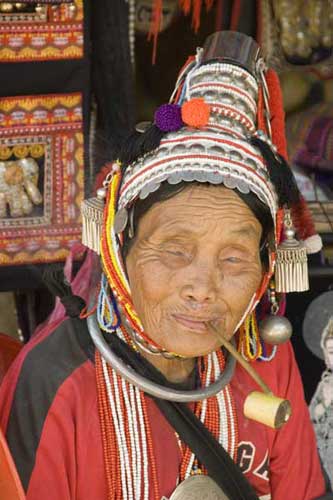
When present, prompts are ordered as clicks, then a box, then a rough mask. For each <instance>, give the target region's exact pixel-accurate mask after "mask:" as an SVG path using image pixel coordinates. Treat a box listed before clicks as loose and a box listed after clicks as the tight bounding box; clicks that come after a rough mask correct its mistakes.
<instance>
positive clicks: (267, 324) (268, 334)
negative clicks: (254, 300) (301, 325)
mask: <svg viewBox="0 0 333 500" xmlns="http://www.w3.org/2000/svg"><path fill="white" fill-rule="evenodd" d="M259 332H260V337H261V338H262V340H263V341H264V342H267V344H272V345H279V344H283V343H284V342H287V340H289V339H290V337H291V335H292V333H293V328H292V326H291V323H290V321H289V319H287V318H285V317H283V316H275V315H273V314H270V315H269V316H266V318H264V319H263V320H262V321H261V322H260V324H259Z"/></svg>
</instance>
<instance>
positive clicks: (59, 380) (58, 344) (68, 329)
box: [0, 319, 95, 414]
mask: <svg viewBox="0 0 333 500" xmlns="http://www.w3.org/2000/svg"><path fill="white" fill-rule="evenodd" d="M93 360H94V348H93V344H92V341H91V339H90V336H89V332H88V329H87V326H86V321H82V320H77V319H68V320H66V321H63V322H62V323H60V324H58V325H57V326H55V328H54V329H53V330H51V331H50V332H49V333H48V334H47V335H44V336H43V335H39V336H38V337H36V338H35V339H32V340H31V341H30V342H28V344H26V345H25V346H24V348H23V349H22V351H21V352H20V354H19V356H18V357H17V358H16V360H15V361H14V363H13V365H12V366H11V368H10V370H9V371H8V373H7V374H6V376H5V379H4V381H3V385H2V387H1V400H2V402H3V404H1V407H0V413H2V414H3V410H4V408H2V407H3V406H6V407H7V408H8V407H9V406H10V407H11V411H13V409H14V408H16V407H22V406H24V405H25V406H27V402H28V403H29V406H30V407H34V406H36V407H37V406H38V407H40V408H44V410H45V409H46V408H50V407H51V405H52V404H53V402H54V400H55V398H56V395H57V394H58V393H59V391H62V394H63V395H65V396H66V398H67V399H68V400H69V402H71V400H73V394H75V395H76V396H77V395H78V394H79V392H80V391H81V393H82V394H83V392H84V391H85V390H86V387H87V386H89V384H90V383H91V384H92V383H93V382H94V380H95V374H94V364H93ZM4 402H5V403H4ZM23 410H24V408H21V409H20V410H18V408H17V411H18V412H19V413H20V412H21V411H23Z"/></svg>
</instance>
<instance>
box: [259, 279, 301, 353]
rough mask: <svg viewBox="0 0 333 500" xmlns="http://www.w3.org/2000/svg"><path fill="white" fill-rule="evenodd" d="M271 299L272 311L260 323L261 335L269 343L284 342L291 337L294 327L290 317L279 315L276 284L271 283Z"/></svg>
mask: <svg viewBox="0 0 333 500" xmlns="http://www.w3.org/2000/svg"><path fill="white" fill-rule="evenodd" d="M269 300H270V303H271V313H270V314H269V315H268V316H266V317H265V318H264V319H263V320H262V321H261V322H260V324H259V332H260V337H261V338H262V340H263V341H264V342H266V343H267V344H272V345H278V344H283V343H284V342H286V341H287V340H289V339H290V337H291V335H292V332H293V329H292V325H291V323H290V321H289V319H287V318H285V317H284V316H278V314H277V313H278V311H279V303H278V301H277V298H276V291H275V284H274V283H273V282H271V283H270V287H269Z"/></svg>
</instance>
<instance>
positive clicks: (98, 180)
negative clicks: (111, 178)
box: [94, 163, 113, 192]
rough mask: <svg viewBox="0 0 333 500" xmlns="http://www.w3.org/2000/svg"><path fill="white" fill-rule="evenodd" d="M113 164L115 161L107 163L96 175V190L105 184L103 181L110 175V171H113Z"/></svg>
mask: <svg viewBox="0 0 333 500" xmlns="http://www.w3.org/2000/svg"><path fill="white" fill-rule="evenodd" d="M112 165H113V163H107V164H106V165H104V166H103V167H102V169H101V170H100V171H99V172H98V174H97V175H96V178H95V185H94V192H96V191H97V189H99V188H101V187H102V186H103V181H104V180H105V177H106V176H107V175H108V173H110V172H111V169H112Z"/></svg>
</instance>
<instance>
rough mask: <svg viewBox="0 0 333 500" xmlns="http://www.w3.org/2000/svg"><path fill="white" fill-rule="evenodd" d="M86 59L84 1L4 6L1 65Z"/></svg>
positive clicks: (0, 7)
mask: <svg viewBox="0 0 333 500" xmlns="http://www.w3.org/2000/svg"><path fill="white" fill-rule="evenodd" d="M82 57H83V0H75V1H72V2H70V3H69V2H68V1H65V2H59V1H56V2H53V1H52V4H51V2H45V1H44V2H31V1H29V2H26V1H25V2H24V3H23V2H15V3H14V2H1V3H0V62H28V61H54V60H63V59H78V58H82Z"/></svg>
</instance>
